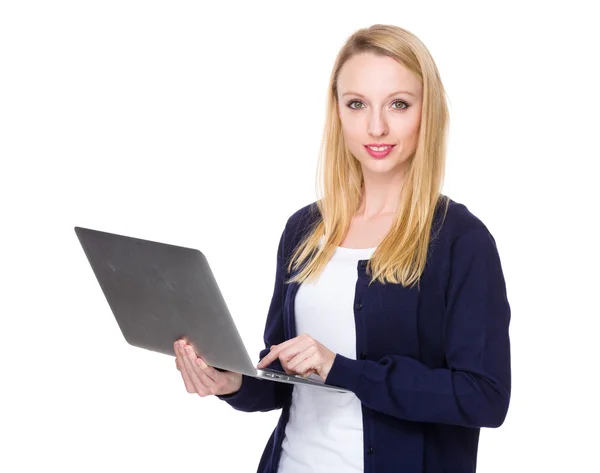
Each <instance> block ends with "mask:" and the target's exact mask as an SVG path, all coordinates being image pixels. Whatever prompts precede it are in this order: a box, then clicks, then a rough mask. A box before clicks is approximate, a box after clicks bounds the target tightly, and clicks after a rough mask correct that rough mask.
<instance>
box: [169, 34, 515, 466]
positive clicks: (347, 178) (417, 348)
mask: <svg viewBox="0 0 600 473" xmlns="http://www.w3.org/2000/svg"><path fill="white" fill-rule="evenodd" d="M328 105H329V106H328V116H327V121H326V125H325V130H324V135H323V147H322V150H323V153H322V156H321V159H322V161H321V162H320V169H322V174H320V176H321V178H322V184H323V188H322V189H320V191H321V193H322V196H321V198H320V199H319V200H317V201H315V202H313V203H312V204H310V205H307V206H305V207H303V208H301V209H299V210H297V211H296V212H295V213H294V214H293V215H291V216H290V218H289V219H288V221H287V223H286V226H285V229H284V231H283V233H282V235H281V239H280V242H279V248H278V256H277V271H276V281H275V289H274V293H273V298H272V301H271V305H270V308H269V312H268V315H267V321H266V327H265V332H264V341H265V349H264V350H262V352H261V353H260V358H261V361H260V363H259V365H258V368H264V367H267V366H268V367H271V368H278V369H280V370H281V369H283V370H285V371H286V372H287V373H292V374H300V375H303V376H312V377H318V378H320V379H323V380H325V381H326V382H327V383H328V384H333V385H336V386H341V387H343V388H346V389H349V390H350V391H351V392H350V393H336V392H328V391H327V390H322V389H315V388H312V387H310V386H299V385H291V384H284V383H277V382H269V381H263V380H259V379H256V378H252V377H248V376H243V375H240V374H237V373H231V372H226V371H218V370H216V369H213V368H211V367H209V366H207V365H206V364H205V363H204V362H203V361H202V360H201V359H200V358H198V357H196V355H195V354H194V352H193V351H192V350H191V347H190V346H188V345H186V343H185V342H184V341H177V342H176V343H175V350H176V353H177V357H176V362H177V366H178V369H179V370H180V371H181V374H182V376H183V380H184V382H185V385H186V387H187V390H188V392H190V393H198V394H199V395H200V396H207V395H211V394H212V395H217V396H218V397H219V398H220V399H222V400H224V401H225V402H227V403H229V404H230V405H231V406H232V407H233V408H235V409H238V410H241V411H247V412H252V411H268V410H272V409H280V408H281V409H282V413H281V417H280V419H279V423H278V425H277V426H276V428H275V430H274V431H273V434H272V436H271V438H270V439H269V442H268V444H267V446H266V448H265V450H264V453H263V456H262V458H261V461H260V464H259V467H258V471H259V472H269V473H272V472H278V473H300V472H309V471H310V472H332V471H335V472H342V471H343V472H363V471H364V472H376V473H384V472H400V471H401V472H403V473H423V472H427V473H441V472H451V473H467V472H474V471H475V468H476V458H477V445H478V439H479V431H480V430H479V429H480V428H481V427H498V426H500V425H501V424H502V423H503V422H504V419H505V417H506V413H507V409H508V405H509V400H510V389H511V374H510V343H509V333H508V332H509V321H510V306H509V303H508V300H507V295H506V287H505V281H504V276H503V272H502V267H501V264H500V258H499V254H498V251H497V247H496V243H495V240H494V238H493V237H492V235H491V234H490V232H489V231H488V229H487V227H486V226H485V225H484V223H483V222H482V221H481V220H480V219H479V218H477V217H476V216H475V215H473V214H472V213H471V212H470V211H469V210H468V209H467V207H466V206H465V205H463V204H459V203H457V202H455V201H453V200H452V199H450V198H448V197H446V196H444V195H443V194H441V188H442V182H443V176H444V166H445V152H446V137H447V128H448V109H447V105H446V96H445V91H444V88H443V85H442V82H441V80H440V76H439V73H438V71H437V68H436V66H435V63H434V61H433V59H432V57H431V56H430V54H429V52H428V50H427V48H426V47H425V46H424V45H423V44H422V43H421V42H420V41H419V39H418V38H416V37H415V36H414V35H413V34H411V33H410V32H408V31H406V30H404V29H402V28H399V27H394V26H389V25H374V26H371V27H370V28H365V29H361V30H359V31H357V32H356V33H355V34H353V35H352V36H351V37H350V38H349V39H348V41H347V42H346V44H345V45H344V46H343V47H342V49H341V51H340V52H339V54H338V56H337V58H336V61H335V64H334V66H333V71H332V74H331V79H330V83H329V98H328Z"/></svg>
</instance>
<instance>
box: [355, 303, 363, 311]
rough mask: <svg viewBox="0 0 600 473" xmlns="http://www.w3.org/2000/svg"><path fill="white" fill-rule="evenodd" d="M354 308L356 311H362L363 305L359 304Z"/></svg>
mask: <svg viewBox="0 0 600 473" xmlns="http://www.w3.org/2000/svg"><path fill="white" fill-rule="evenodd" d="M354 307H356V310H360V309H362V304H361V303H360V302H357V303H356V305H355V306H354Z"/></svg>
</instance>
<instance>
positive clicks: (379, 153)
mask: <svg viewBox="0 0 600 473" xmlns="http://www.w3.org/2000/svg"><path fill="white" fill-rule="evenodd" d="M394 146H396V145H394ZM394 146H389V147H388V148H387V149H384V150H383V151H375V150H373V149H371V148H369V147H368V146H366V145H365V149H366V150H367V153H369V154H370V155H371V156H373V157H374V158H385V157H386V156H387V155H388V154H390V153H391V152H392V149H393V148H394ZM379 148H380V146H379Z"/></svg>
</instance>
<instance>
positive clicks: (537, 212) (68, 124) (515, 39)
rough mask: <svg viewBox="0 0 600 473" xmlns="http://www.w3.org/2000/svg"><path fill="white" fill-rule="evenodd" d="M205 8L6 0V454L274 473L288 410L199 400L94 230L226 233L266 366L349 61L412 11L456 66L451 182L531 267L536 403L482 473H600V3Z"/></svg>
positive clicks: (218, 244) (521, 398) (214, 257)
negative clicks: (333, 81) (116, 281)
mask: <svg viewBox="0 0 600 473" xmlns="http://www.w3.org/2000/svg"><path fill="white" fill-rule="evenodd" d="M589 3H590V4H592V2H589ZM203 5H204V6H201V5H200V2H172V1H169V2H167V1H163V2H157V1H143V2H142V1H139V2H134V1H125V0H119V1H102V2H91V1H72V2H66V1H54V2H35V3H34V2H28V1H13V2H10V1H5V2H2V4H1V6H0V68H1V71H0V72H1V73H0V158H1V163H2V164H1V173H0V179H1V186H0V193H1V194H0V198H1V200H0V202H1V205H2V207H1V209H2V213H1V215H2V219H1V225H2V231H1V233H0V234H1V238H2V240H1V245H0V248H1V252H2V253H1V256H2V271H1V274H0V278H1V285H0V287H1V291H2V293H1V296H2V305H1V309H0V311H1V319H0V320H1V324H2V325H1V327H2V328H1V331H0V336H1V338H2V340H1V341H2V343H1V344H0V350H1V353H0V355H1V356H0V362H1V364H2V365H1V370H2V388H1V391H0V396H1V403H0V409H1V411H0V429H1V430H0V434H1V436H2V443H1V445H2V447H1V453H0V470H1V471H7V472H8V471H10V472H25V471H27V472H30V471H41V470H48V469H51V470H52V471H54V470H56V471H62V472H80V471H85V472H101V471H107V470H108V469H111V470H114V471H145V472H159V471H160V472H162V471H198V472H212V471H255V470H256V466H257V464H258V461H259V458H260V455H261V454H262V451H263V448H264V446H265V443H266V442H267V439H268V437H269V435H270V434H271V431H272V430H273V428H274V427H275V424H276V421H277V419H278V417H279V414H280V411H275V412H269V413H252V414H248V413H242V412H237V411H235V410H233V409H232V408H231V407H229V406H228V405H227V404H226V403H224V402H221V401H219V400H218V399H216V398H214V397H210V398H203V399H201V398H199V397H197V396H194V395H190V394H188V393H187V392H186V391H185V388H184V385H183V382H182V380H181V378H180V374H179V372H178V371H177V370H176V368H175V364H174V361H173V360H174V359H173V358H172V357H169V356H165V355H161V354H157V353H153V352H149V351H146V350H142V349H139V348H134V347H132V346H130V345H128V344H127V343H126V342H125V340H124V338H123V337H122V335H121V332H120V330H119V328H118V326H117V323H116V321H115V319H114V317H113V315H112V313H111V311H110V309H109V307H108V304H107V302H106V300H105V299H104V296H103V294H102V291H101V290H100V287H99V285H98V283H97V281H96V279H95V276H94V274H93V272H92V270H91V268H90V266H89V264H88V262H87V260H86V257H85V255H84V253H83V250H82V249H81V247H80V245H79V242H78V240H77V238H76V235H75V233H74V231H73V227H74V226H76V225H77V226H84V227H90V228H95V229H101V230H105V231H109V232H115V233H120V234H125V235H130V236H135V237H140V238H146V239H152V240H157V241H164V242H168V243H172V244H176V245H182V246H191V247H195V248H200V249H202V251H203V252H204V253H205V254H206V255H207V257H208V259H209V262H210V263H211V265H212V267H213V271H214V273H215V277H216V278H217V281H218V282H219V284H220V286H221V288H222V291H223V293H224V296H225V299H226V301H227V304H228V306H229V308H230V310H231V312H232V314H233V315H234V318H235V321H236V323H237V324H238V325H239V329H240V332H241V334H242V337H243V338H244V340H245V341H246V345H247V347H248V349H249V351H250V353H251V355H252V357H253V359H256V361H258V352H259V351H260V349H261V348H262V333H263V328H264V322H265V317H266V314H267V310H268V306H269V303H270V299H271V295H272V289H273V282H274V272H275V256H276V249H277V242H278V239H279V236H280V234H281V231H282V229H283V225H284V224H285V221H286V220H287V218H288V217H289V216H290V215H291V214H292V213H293V212H294V211H296V210H297V209H298V208H300V207H301V206H304V205H306V204H308V203H310V202H313V201H314V200H315V190H314V176H315V169H316V160H317V152H318V146H319V140H320V138H321V130H322V126H323V120H324V110H325V97H326V87H327V80H328V78H329V74H330V70H331V67H332V65H333V60H334V58H335V55H336V54H337V51H338V50H339V48H340V47H341V46H342V44H343V43H344V41H345V40H346V38H347V37H348V36H349V35H351V34H352V33H353V32H354V31H355V30H356V29H358V28H361V27H365V26H369V25H371V24H374V23H389V24H396V25H398V26H402V27H404V28H407V29H408V30H410V31H412V32H413V33H415V34H416V35H417V36H418V37H419V38H421V40H422V41H423V42H424V43H425V44H426V45H427V47H428V48H429V49H430V51H431V53H432V55H433V57H434V59H435V61H436V63H437V65H438V67H439V70H440V73H441V76H442V80H443V82H444V84H445V86H446V88H447V91H448V95H449V97H450V107H451V108H450V111H451V134H450V147H449V153H448V165H447V176H446V183H445V187H444V193H445V194H447V195H449V196H450V197H451V198H453V199H454V200H456V201H458V202H461V203H464V204H465V205H467V207H468V208H469V209H470V210H471V211H472V212H473V213H474V214H475V215H477V216H478V217H479V218H481V219H482V221H483V222H484V223H485V224H486V225H487V226H488V228H489V229H490V231H491V232H492V234H493V235H494V237H495V238H496V241H497V244H498V249H499V251H500V255H501V259H502V263H503V268H504V272H505V278H506V281H507V289H508V295H509V301H510V303H511V307H512V317H513V318H512V324H511V340H512V362H513V368H512V369H513V371H512V372H513V395H512V401H511V406H510V410H509V413H508V416H507V419H506V422H505V424H504V425H503V426H502V427H500V428H499V429H482V432H481V440H480V449H479V452H480V453H479V468H478V471H479V472H487V473H492V472H506V471H516V472H530V471H544V472H548V471H553V472H554V471H556V472H565V471H586V472H587V471H600V462H599V461H598V457H597V453H596V451H595V450H596V449H597V444H598V440H599V435H598V432H597V428H598V421H599V420H600V419H599V417H600V416H599V411H598V390H597V388H596V389H594V386H597V376H598V349H597V348H594V345H597V339H598V326H599V324H598V316H599V315H600V311H599V310H598V303H597V301H598V287H597V285H598V282H600V281H599V278H598V273H597V272H598V267H599V264H600V262H599V260H598V250H597V248H598V240H599V238H598V234H597V233H596V231H595V229H597V220H598V215H599V212H598V198H597V194H596V193H595V192H593V190H592V186H594V185H595V183H596V182H597V177H596V175H595V173H596V172H597V170H598V166H597V161H598V158H599V157H600V156H599V154H600V153H599V152H598V142H597V132H598V128H599V120H598V110H599V106H600V100H599V92H598V84H599V83H600V77H599V74H598V70H597V67H596V64H597V53H598V50H597V47H596V46H594V45H593V44H594V43H596V44H598V42H599V41H600V37H599V36H598V33H593V31H594V30H596V31H598V30H597V24H596V23H597V22H596V20H597V16H595V15H593V14H592V11H591V10H590V9H589V7H586V6H585V5H588V2H583V1H581V2H573V1H570V2H562V3H558V2H556V3H553V4H552V6H549V5H548V4H547V2H539V3H538V2H521V4H520V5H519V6H518V7H517V4H516V2H515V3H507V2H501V3H500V2H498V3H496V4H494V6H492V5H491V4H490V3H487V2H485V3H483V2H481V3H480V2H474V1H473V2H461V3H460V4H457V2H451V4H450V5H447V4H446V2H440V3H432V2H415V1H411V2H400V1H393V2H375V1H371V2H364V1H361V2H355V3H352V2H348V1H344V2H318V3H317V2H313V3H310V2H309V3H307V2H302V3H299V2H297V3H294V4H288V3H285V4H284V3H279V2H258V3H255V4H251V5H249V4H247V3H243V2H239V3H237V4H236V3H229V2H214V3H213V4H208V3H204V4H203ZM594 137H596V139H594Z"/></svg>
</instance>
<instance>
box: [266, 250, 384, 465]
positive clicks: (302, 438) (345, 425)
mask: <svg viewBox="0 0 600 473" xmlns="http://www.w3.org/2000/svg"><path fill="white" fill-rule="evenodd" d="M375 249H376V248H364V249H363V248H360V249H356V248H345V247H337V249H336V251H335V253H334V255H333V256H332V258H331V260H330V261H329V262H328V264H327V266H326V267H325V269H324V271H323V273H322V274H321V276H320V277H319V279H318V280H317V281H316V282H314V283H308V282H304V283H302V284H301V285H300V287H299V288H298V292H297V294H296V299H295V319H296V333H297V334H298V335H300V334H302V333H307V334H309V335H310V336H311V337H313V338H314V339H316V340H318V341H319V342H320V343H322V344H323V345H325V346H326V347H327V348H329V349H330V350H331V351H333V352H334V353H339V354H341V355H343V356H345V357H348V358H352V359H356V326H355V322H354V308H353V304H354V295H355V288H356V281H357V277H358V272H357V264H358V260H361V259H369V258H370V257H371V255H372V254H373V253H374V251H375ZM310 377H311V378H315V379H321V378H320V376H318V375H317V374H312V375H311V376H310ZM363 451H364V448H363V425H362V410H361V402H360V400H359V399H358V398H357V397H356V395H355V394H354V393H337V392H330V391H328V390H324V389H318V388H312V387H310V386H301V385H294V388H293V391H292V403H291V406H290V418H289V421H288V423H287V425H286V428H285V437H284V439H283V444H282V452H281V459H280V462H279V469H278V470H277V471H278V473H308V472H311V473H321V472H323V473H325V472H326V473H331V472H332V471H343V472H361V473H362V472H363V471H364V469H363V468H364V465H363V464H364V460H363Z"/></svg>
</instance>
